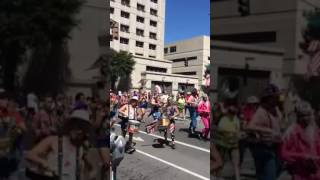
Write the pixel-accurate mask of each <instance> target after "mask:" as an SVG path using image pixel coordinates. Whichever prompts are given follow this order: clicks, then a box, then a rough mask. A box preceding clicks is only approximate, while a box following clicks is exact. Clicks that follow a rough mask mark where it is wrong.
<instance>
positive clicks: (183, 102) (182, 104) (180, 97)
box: [177, 92, 186, 120]
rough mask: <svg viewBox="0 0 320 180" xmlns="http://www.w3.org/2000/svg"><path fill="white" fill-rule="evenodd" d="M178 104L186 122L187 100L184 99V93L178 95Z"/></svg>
mask: <svg viewBox="0 0 320 180" xmlns="http://www.w3.org/2000/svg"><path fill="white" fill-rule="evenodd" d="M177 104H178V109H179V112H180V116H181V117H182V118H183V120H185V119H186V112H185V106H186V99H185V98H184V94H183V92H180V93H179V94H178V98H177Z"/></svg>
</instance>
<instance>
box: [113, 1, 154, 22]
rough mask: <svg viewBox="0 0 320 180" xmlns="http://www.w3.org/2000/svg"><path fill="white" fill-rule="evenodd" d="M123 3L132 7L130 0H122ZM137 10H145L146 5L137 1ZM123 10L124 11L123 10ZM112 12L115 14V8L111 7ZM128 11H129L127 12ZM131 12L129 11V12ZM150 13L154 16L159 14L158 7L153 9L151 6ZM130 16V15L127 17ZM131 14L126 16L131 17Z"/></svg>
mask: <svg viewBox="0 0 320 180" xmlns="http://www.w3.org/2000/svg"><path fill="white" fill-rule="evenodd" d="M121 4H122V5H124V6H127V7H130V1H129V0H122V1H121ZM137 10H138V11H141V12H145V6H144V5H142V4H139V3H137ZM121 12H122V11H121ZM111 13H112V14H113V13H114V8H111ZM126 13H128V12H126ZM128 14H129V13H128ZM150 14H151V15H153V16H158V10H156V9H153V8H150ZM127 16H128V17H127ZM129 16H130V14H129V15H126V17H125V18H129Z"/></svg>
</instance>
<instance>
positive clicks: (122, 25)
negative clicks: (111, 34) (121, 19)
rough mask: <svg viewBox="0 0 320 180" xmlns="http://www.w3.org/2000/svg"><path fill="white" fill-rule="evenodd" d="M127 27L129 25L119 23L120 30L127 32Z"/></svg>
mask: <svg viewBox="0 0 320 180" xmlns="http://www.w3.org/2000/svg"><path fill="white" fill-rule="evenodd" d="M129 29H130V28H129V26H127V25H124V24H121V26H120V30H121V32H126V33H129V31H130V30H129Z"/></svg>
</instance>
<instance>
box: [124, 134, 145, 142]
mask: <svg viewBox="0 0 320 180" xmlns="http://www.w3.org/2000/svg"><path fill="white" fill-rule="evenodd" d="M126 137H129V135H126ZM133 140H134V141H140V142H144V139H142V138H141V137H133Z"/></svg>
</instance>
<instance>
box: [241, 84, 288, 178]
mask: <svg viewBox="0 0 320 180" xmlns="http://www.w3.org/2000/svg"><path fill="white" fill-rule="evenodd" d="M278 104H279V89H278V87H276V86H275V85H273V84H270V85H268V86H267V87H266V88H265V89H264V91H263V93H262V96H261V99H260V106H259V107H258V109H257V111H256V113H255V114H254V115H253V117H252V120H251V121H250V123H249V125H248V128H247V131H252V132H255V135H256V140H255V141H254V142H253V143H254V144H253V147H252V154H253V158H254V160H255V166H256V174H257V179H258V180H274V179H276V178H277V176H278V175H279V174H278V173H279V170H280V169H279V168H280V166H279V165H280V164H279V159H278V154H277V152H278V148H279V144H280V142H281V141H280V140H281V129H280V123H281V122H280V121H281V118H282V115H281V113H280V110H279V108H278V107H277V106H278Z"/></svg>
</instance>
